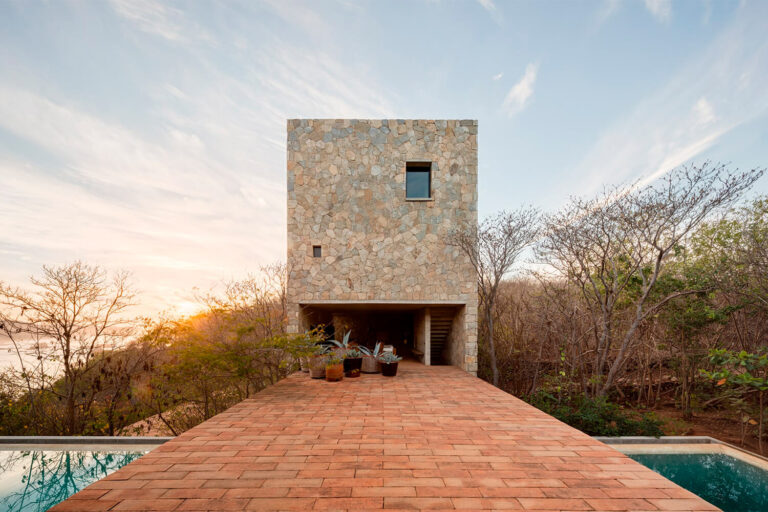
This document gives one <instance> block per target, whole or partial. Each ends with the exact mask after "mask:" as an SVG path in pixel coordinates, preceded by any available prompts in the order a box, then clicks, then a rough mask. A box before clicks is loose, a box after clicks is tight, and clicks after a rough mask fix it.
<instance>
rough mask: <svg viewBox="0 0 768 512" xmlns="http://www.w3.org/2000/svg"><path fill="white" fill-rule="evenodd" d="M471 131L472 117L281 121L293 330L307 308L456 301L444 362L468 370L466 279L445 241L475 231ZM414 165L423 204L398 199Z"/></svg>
mask: <svg viewBox="0 0 768 512" xmlns="http://www.w3.org/2000/svg"><path fill="white" fill-rule="evenodd" d="M477 128H478V127H477V121H474V120H349V119H345V120H317V119H314V120H313V119H293V120H289V121H288V141H287V145H288V264H289V268H290V272H289V278H288V303H289V326H290V328H291V330H292V331H294V332H297V331H298V330H299V329H301V328H305V327H306V325H305V323H306V322H305V321H303V319H302V308H303V307H307V306H312V305H319V304H322V305H325V306H328V305H329V304H338V305H340V306H342V305H358V306H359V305H362V304H368V305H370V307H372V308H373V307H377V305H386V306H387V307H393V306H396V305H398V304H402V305H408V306H409V307H411V308H413V307H414V306H416V305H423V306H424V307H429V306H430V305H431V306H438V305H446V304H449V305H454V306H457V311H460V313H459V314H460V315H461V316H462V318H461V321H460V322H458V325H460V326H461V330H462V331H463V332H460V333H457V332H453V333H451V339H452V343H453V346H452V348H451V351H450V352H451V361H450V362H452V363H453V364H456V365H457V366H461V367H463V368H464V369H465V370H467V371H469V372H473V373H474V372H476V369H477V285H476V280H475V275H474V272H473V269H472V266H471V264H470V263H469V260H468V258H467V257H466V256H465V255H464V254H463V253H461V251H460V250H459V249H458V248H456V247H453V246H450V245H448V244H447V243H446V242H447V240H448V237H449V235H450V233H451V231H452V230H453V229H455V228H456V227H458V226H460V225H462V224H466V223H470V224H476V223H477ZM412 161H413V162H431V191H432V193H431V198H430V199H420V200H411V199H406V197H405V196H406V194H405V175H406V171H405V168H406V162H412ZM313 246H319V247H320V250H321V252H322V256H321V257H319V258H318V257H313ZM455 324H456V323H455ZM457 351H458V352H460V353H461V354H457V353H456V352H457ZM462 355H463V357H462Z"/></svg>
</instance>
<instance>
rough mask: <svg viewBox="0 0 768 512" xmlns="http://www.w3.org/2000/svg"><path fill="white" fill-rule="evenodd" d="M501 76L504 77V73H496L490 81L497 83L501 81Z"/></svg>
mask: <svg viewBox="0 0 768 512" xmlns="http://www.w3.org/2000/svg"><path fill="white" fill-rule="evenodd" d="M503 76H504V73H498V74H496V75H493V76H492V77H491V80H494V81H498V80H501V77H503Z"/></svg>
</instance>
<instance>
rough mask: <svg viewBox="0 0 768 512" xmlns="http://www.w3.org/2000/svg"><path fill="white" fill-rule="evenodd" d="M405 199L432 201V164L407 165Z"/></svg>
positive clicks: (414, 163)
mask: <svg viewBox="0 0 768 512" xmlns="http://www.w3.org/2000/svg"><path fill="white" fill-rule="evenodd" d="M405 198H406V199H432V162H407V163H406V164H405Z"/></svg>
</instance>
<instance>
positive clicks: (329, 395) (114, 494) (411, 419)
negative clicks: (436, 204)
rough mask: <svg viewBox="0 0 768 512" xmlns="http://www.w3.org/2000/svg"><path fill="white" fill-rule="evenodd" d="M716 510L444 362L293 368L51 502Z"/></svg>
mask: <svg viewBox="0 0 768 512" xmlns="http://www.w3.org/2000/svg"><path fill="white" fill-rule="evenodd" d="M308 509H314V510H355V511H358V510H380V509H401V510H413V509H444V510H454V509H462V510H465V509H472V510H539V511H546V510H549V511H554V510H561V511H566V510H569V511H570V510H574V511H575V510H611V511H650V510H677V511H680V510H683V511H685V510H688V511H693V510H717V509H716V508H715V507H713V506H712V505H709V504H708V503H707V502H705V501H703V500H701V499H700V498H698V497H696V496H695V495H693V494H691V493H690V492H688V491H686V490H684V489H682V488H680V487H678V486H677V485H675V484H673V483H672V482H670V481H669V480H666V479H665V478H663V477H662V476H660V475H658V474H656V473H654V472H653V471H651V470H649V469H647V468H645V467H644V466H642V465H640V464H638V463H636V462H634V461H632V460H631V459H629V458H628V457H626V456H625V455H623V454H621V453H619V452H618V451H615V450H614V449H612V448H610V447H608V446H606V445H604V444H602V443H600V442H598V441H595V440H593V439H591V438H590V437H589V436H587V435H585V434H583V433H581V432H579V431H577V430H575V429H573V428H571V427H568V426H567V425H565V424H563V423H560V422H559V421H557V420H555V419H553V418H552V417H550V416H548V415H546V414H544V413H542V412H540V411H538V410H537V409H535V408H533V407H531V406H529V405H527V404H526V403H524V402H522V401H521V400H518V399H517V398H515V397H513V396H511V395H509V394H507V393H505V392H503V391H500V390H498V389H496V388H494V387H493V386H491V385H490V384H487V383H486V382H484V381H482V380H480V379H478V378H475V377H472V376H471V375H469V374H467V373H465V372H463V371H462V370H459V369H457V368H453V367H445V366H437V367H435V366H433V367H425V366H422V365H420V364H417V363H405V362H404V363H401V368H400V372H399V374H398V376H397V377H395V378H386V377H382V376H381V375H363V376H362V377H360V378H357V379H344V380H343V381H342V382H338V383H329V382H325V381H319V380H312V379H310V378H309V377H308V376H307V374H303V373H298V374H295V375H292V376H291V377H289V378H287V379H285V380H284V381H282V382H280V383H279V384H277V385H275V386H272V387H271V388H269V389H266V390H265V391H262V392H261V393H259V394H258V395H256V396H255V397H254V398H252V399H249V400H245V401H243V402H241V403H239V404H238V405H236V406H234V407H232V408H231V409H229V410H227V411H226V412H224V413H222V414H219V415H218V416H216V417H214V418H212V419H210V420H208V421H206V422H205V423H203V424H201V425H199V426H197V427H195V428H193V429H191V430H189V431H187V432H186V433H184V434H183V435H181V436H179V437H177V438H176V439H174V440H172V441H169V442H168V443H166V444H165V445H163V446H160V447H158V448H156V449H155V450H154V451H152V452H150V453H149V454H147V455H145V456H144V457H142V458H141V459H139V460H137V461H135V462H133V463H131V464H129V465H127V466H125V467H124V468H122V469H121V470H119V471H117V472H115V473H113V474H112V475H110V476H108V477H107V478H105V479H103V480H101V481H98V482H96V483H94V484H92V485H91V486H89V487H88V488H86V489H85V490H83V491H81V492H80V493H78V494H76V495H74V496H73V497H72V498H70V499H69V500H67V501H64V502H62V503H60V504H59V505H57V506H56V507H54V508H53V509H52V510H55V511H59V512H61V511H68V510H77V511H93V510H179V511H181V510H308Z"/></svg>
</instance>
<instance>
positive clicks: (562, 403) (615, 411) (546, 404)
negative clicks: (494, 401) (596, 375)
mask: <svg viewBox="0 0 768 512" xmlns="http://www.w3.org/2000/svg"><path fill="white" fill-rule="evenodd" d="M528 401H529V403H531V405H533V406H535V407H537V408H539V409H541V410H542V411H544V412H546V413H548V414H551V415H552V416H554V417H555V418H557V419H559V420H560V421H562V422H563V423H567V424H568V425H570V426H572V427H574V428H577V429H579V430H581V431H582V432H584V433H586V434H589V435H591V436H654V437H659V436H662V435H664V432H663V430H662V429H661V426H662V422H661V420H659V419H658V418H656V417H655V416H654V415H653V414H631V413H628V412H626V411H625V410H623V409H622V408H621V407H619V406H618V405H617V404H614V403H612V402H609V401H608V400H607V399H606V398H605V397H597V398H591V397H589V396H587V395H584V394H578V395H572V396H567V397H565V398H564V399H558V398H557V397H556V396H554V395H552V394H551V393H547V392H544V391H540V392H538V393H536V394H535V395H532V396H529V397H528Z"/></svg>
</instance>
